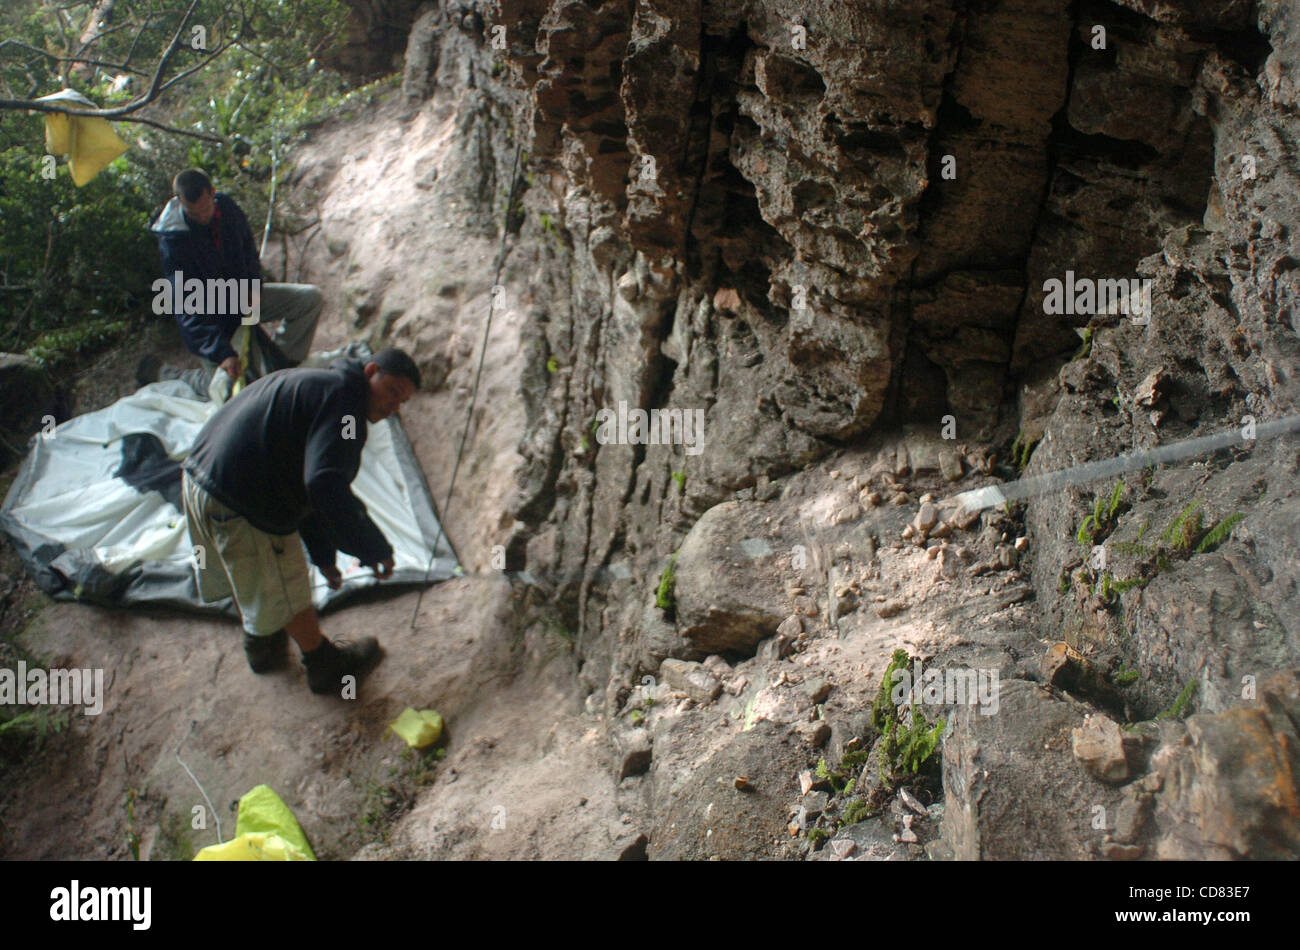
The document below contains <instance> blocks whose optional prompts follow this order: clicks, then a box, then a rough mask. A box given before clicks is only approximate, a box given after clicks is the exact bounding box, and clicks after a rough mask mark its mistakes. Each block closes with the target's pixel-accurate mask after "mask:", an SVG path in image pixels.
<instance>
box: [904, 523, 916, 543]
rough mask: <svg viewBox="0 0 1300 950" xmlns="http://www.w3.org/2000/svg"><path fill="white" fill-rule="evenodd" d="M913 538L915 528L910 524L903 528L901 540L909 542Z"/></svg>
mask: <svg viewBox="0 0 1300 950" xmlns="http://www.w3.org/2000/svg"><path fill="white" fill-rule="evenodd" d="M914 537H916V527H915V526H914V525H910V524H909V525H907V526H905V527H904V528H903V540H904V541H910V540H911V539H912V538H914Z"/></svg>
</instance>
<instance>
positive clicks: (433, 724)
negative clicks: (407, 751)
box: [388, 706, 442, 749]
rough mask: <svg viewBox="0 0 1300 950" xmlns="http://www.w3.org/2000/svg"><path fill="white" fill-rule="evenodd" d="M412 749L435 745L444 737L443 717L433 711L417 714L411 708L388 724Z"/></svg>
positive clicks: (426, 710)
mask: <svg viewBox="0 0 1300 950" xmlns="http://www.w3.org/2000/svg"><path fill="white" fill-rule="evenodd" d="M388 728H389V729H392V730H393V732H395V733H397V734H398V735H399V736H401V737H402V739H403V740H404V741H405V742H406V744H407V745H409V746H410V747H411V748H412V749H423V748H424V747H425V746H430V745H433V744H434V743H435V742H437V741H438V739H439V738H440V737H441V736H442V716H441V715H440V714H439V713H437V712H435V711H434V710H432V709H421V710H420V711H419V712H416V711H415V710H414V709H412V708H411V707H409V706H408V707H406V708H405V709H403V710H402V714H401V715H400V716H398V717H397V718H396V719H394V720H393V721H392V722H390V723H389V724H388Z"/></svg>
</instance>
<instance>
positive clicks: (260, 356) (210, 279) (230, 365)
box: [136, 168, 324, 396]
mask: <svg viewBox="0 0 1300 950" xmlns="http://www.w3.org/2000/svg"><path fill="white" fill-rule="evenodd" d="M172 190H173V191H174V192H175V195H174V197H173V198H172V199H171V201H169V202H168V203H167V205H166V206H165V207H164V208H163V209H162V211H160V212H159V213H158V215H157V216H156V217H155V218H154V219H153V221H152V222H151V223H150V226H149V229H150V230H151V231H153V232H154V234H156V235H157V237H158V251H159V254H160V255H161V257H162V269H163V277H162V279H161V280H159V281H157V282H155V285H154V290H155V291H156V295H155V297H154V312H155V313H159V314H162V313H168V314H171V315H172V316H173V317H174V318H175V319H176V322H177V323H178V324H179V326H180V331H181V338H182V340H184V342H185V347H186V349H188V350H189V351H190V352H191V353H193V354H194V355H195V356H197V357H198V358H199V362H200V364H201V369H198V370H192V371H190V372H188V373H182V372H181V371H180V370H179V369H176V368H175V367H170V366H165V365H164V364H163V363H161V362H160V361H159V360H158V358H157V357H155V356H146V357H144V359H142V360H141V361H140V366H139V368H138V369H137V371H136V378H137V381H138V382H139V383H140V384H141V385H143V384H145V383H150V382H154V381H155V380H157V379H159V378H166V379H184V380H185V381H186V382H188V383H189V384H190V385H191V387H193V388H194V389H195V390H196V391H197V392H199V393H200V395H203V396H206V394H207V392H208V387H209V384H210V382H211V379H212V376H213V374H214V373H215V372H216V370H217V369H218V368H220V369H221V370H223V371H224V372H225V373H226V374H227V375H228V376H229V377H230V379H231V380H235V379H238V378H239V377H240V375H241V369H240V354H238V353H236V352H235V348H234V346H233V345H232V337H234V335H235V331H237V330H238V329H239V327H240V325H241V324H242V325H245V326H248V327H249V332H250V334H252V336H253V338H254V339H263V337H262V335H261V334H259V333H256V332H254V331H255V330H256V324H257V323H260V322H261V321H273V320H279V321H281V322H280V326H279V327H278V328H277V329H276V332H275V336H274V338H273V339H272V340H271V342H272V343H274V346H275V349H273V350H268V352H267V353H261V352H257V353H250V354H249V356H250V362H251V363H252V364H253V365H251V366H245V369H246V370H248V371H249V372H248V375H249V376H250V377H256V376H258V375H262V373H263V372H264V371H269V370H270V369H279V368H281V367H283V366H286V365H287V366H296V365H297V364H298V363H300V362H302V361H303V359H305V358H306V356H307V352H308V350H309V348H310V347H311V341H312V337H313V336H314V335H315V333H316V321H317V319H318V318H319V317H320V311H321V305H322V303H323V299H324V298H323V297H322V295H321V292H320V290H319V289H318V288H316V287H315V286H312V285H311V284H266V283H262V265H261V261H260V260H259V258H258V254H257V245H256V244H255V243H254V242H253V233H252V231H251V230H250V229H249V226H248V219H247V218H246V217H245V216H244V212H243V210H242V209H241V208H240V207H239V205H238V204H236V203H235V201H234V199H233V198H231V197H230V196H229V195H226V194H223V193H221V192H218V191H216V190H214V189H213V187H212V182H211V181H210V180H209V179H208V176H207V175H205V174H204V173H203V172H201V171H199V170H198V169H196V168H191V169H187V170H186V171H183V172H181V173H180V174H179V175H177V176H176V178H175V179H174V180H173V182H172Z"/></svg>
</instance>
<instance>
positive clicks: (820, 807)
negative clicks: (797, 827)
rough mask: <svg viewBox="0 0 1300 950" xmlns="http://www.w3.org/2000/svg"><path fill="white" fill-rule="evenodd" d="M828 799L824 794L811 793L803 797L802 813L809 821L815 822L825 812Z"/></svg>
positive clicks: (828, 802)
mask: <svg viewBox="0 0 1300 950" xmlns="http://www.w3.org/2000/svg"><path fill="white" fill-rule="evenodd" d="M828 804H830V797H829V796H828V795H827V794H826V793H825V792H812V793H811V794H809V795H805V796H804V800H803V813H804V816H805V817H806V818H808V819H809V820H810V821H816V820H817V819H818V818H820V817H821V816H822V814H823V813H824V812H825V811H826V806H827V805H828Z"/></svg>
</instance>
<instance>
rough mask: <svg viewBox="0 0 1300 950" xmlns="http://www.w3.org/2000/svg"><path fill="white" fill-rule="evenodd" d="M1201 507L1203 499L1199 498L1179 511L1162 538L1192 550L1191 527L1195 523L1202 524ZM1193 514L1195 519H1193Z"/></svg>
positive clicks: (1182, 548) (1168, 542)
mask: <svg viewBox="0 0 1300 950" xmlns="http://www.w3.org/2000/svg"><path fill="white" fill-rule="evenodd" d="M1200 507H1201V500H1200V499H1199V498H1198V499H1196V500H1195V501H1193V502H1192V503H1191V504H1190V505H1188V506H1187V507H1186V508H1184V509H1183V510H1182V511H1181V512H1179V514H1178V517H1176V518H1175V519H1174V520H1173V521H1171V522H1170V523H1169V527H1167V528H1165V530H1164V531H1163V532H1162V533H1161V535H1160V540H1161V541H1164V542H1165V543H1166V544H1172V545H1173V546H1174V547H1175V548H1176V549H1180V550H1184V551H1186V550H1190V549H1191V546H1192V545H1191V541H1190V540H1189V539H1190V533H1189V532H1190V528H1191V526H1192V525H1193V524H1195V526H1196V527H1197V528H1199V527H1200V524H1201V513H1200V511H1199V510H1198V509H1199V508H1200ZM1193 515H1195V519H1194V520H1193Z"/></svg>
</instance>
